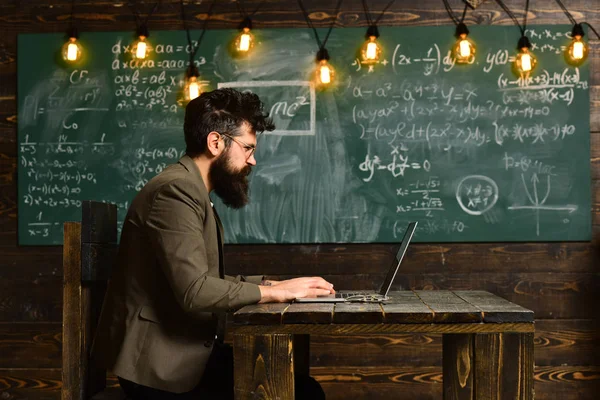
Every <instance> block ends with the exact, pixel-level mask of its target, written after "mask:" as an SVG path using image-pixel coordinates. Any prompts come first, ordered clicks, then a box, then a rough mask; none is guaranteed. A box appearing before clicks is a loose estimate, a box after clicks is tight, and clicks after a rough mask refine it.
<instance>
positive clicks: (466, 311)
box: [415, 290, 482, 323]
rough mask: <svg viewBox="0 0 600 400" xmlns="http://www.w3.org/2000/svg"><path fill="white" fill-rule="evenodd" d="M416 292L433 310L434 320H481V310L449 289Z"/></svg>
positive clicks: (448, 321) (447, 321)
mask: <svg viewBox="0 0 600 400" xmlns="http://www.w3.org/2000/svg"><path fill="white" fill-rule="evenodd" d="M415 294H416V295H417V296H418V297H419V298H420V299H421V301H423V303H425V305H426V306H427V307H429V308H430V309H431V311H432V312H433V321H434V322H445V323H451V322H481V321H482V315H481V311H479V310H478V309H477V308H475V307H474V306H472V305H471V304H469V303H467V302H466V301H464V300H463V299H461V298H460V297H458V296H457V295H455V294H454V293H452V292H449V291H433V290H417V291H415Z"/></svg>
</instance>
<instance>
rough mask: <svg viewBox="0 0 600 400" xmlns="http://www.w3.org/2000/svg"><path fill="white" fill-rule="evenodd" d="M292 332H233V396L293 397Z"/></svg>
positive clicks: (237, 399)
mask: <svg viewBox="0 0 600 400" xmlns="http://www.w3.org/2000/svg"><path fill="white" fill-rule="evenodd" d="M293 351H294V348H293V336H292V335H288V334H273V335H245V334H235V335H234V336H233V360H234V363H233V365H234V393H235V399H236V400H246V399H261V400H262V399H264V400H268V399H290V400H293V399H294V363H293Z"/></svg>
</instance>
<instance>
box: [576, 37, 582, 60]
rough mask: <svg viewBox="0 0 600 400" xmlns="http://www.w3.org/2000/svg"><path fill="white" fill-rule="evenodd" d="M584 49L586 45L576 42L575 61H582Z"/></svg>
mask: <svg viewBox="0 0 600 400" xmlns="http://www.w3.org/2000/svg"><path fill="white" fill-rule="evenodd" d="M583 48H584V45H583V43H582V42H581V40H576V41H574V42H573V59H575V60H581V59H582V58H583Z"/></svg>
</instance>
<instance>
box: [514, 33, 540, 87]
mask: <svg viewBox="0 0 600 400" xmlns="http://www.w3.org/2000/svg"><path fill="white" fill-rule="evenodd" d="M517 47H518V48H520V49H521V51H520V52H519V54H517V57H516V58H515V62H514V64H513V68H514V70H515V72H516V73H517V74H518V75H521V76H525V77H528V76H529V74H530V73H531V72H532V71H533V70H534V69H535V67H536V65H537V58H536V57H535V55H534V54H533V53H532V52H531V51H529V49H530V48H531V43H529V39H528V38H527V37H526V36H523V37H521V39H519V44H518V45H517Z"/></svg>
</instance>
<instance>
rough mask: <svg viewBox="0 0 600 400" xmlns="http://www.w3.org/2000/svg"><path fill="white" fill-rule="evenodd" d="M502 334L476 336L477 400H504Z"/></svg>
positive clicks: (475, 372) (475, 370)
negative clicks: (501, 357)
mask: <svg viewBox="0 0 600 400" xmlns="http://www.w3.org/2000/svg"><path fill="white" fill-rule="evenodd" d="M500 340H501V339H500V334H499V333H493V334H487V335H483V334H482V335H479V334H478V335H476V336H475V342H474V346H475V348H474V352H475V359H476V364H475V368H474V374H475V387H474V389H475V393H474V396H475V398H476V399H478V400H479V399H481V400H502V397H501V393H500V389H501V387H500V384H501V382H502V381H501V379H500V372H501V367H502V366H501V364H500V362H501V360H500V356H501V344H500Z"/></svg>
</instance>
